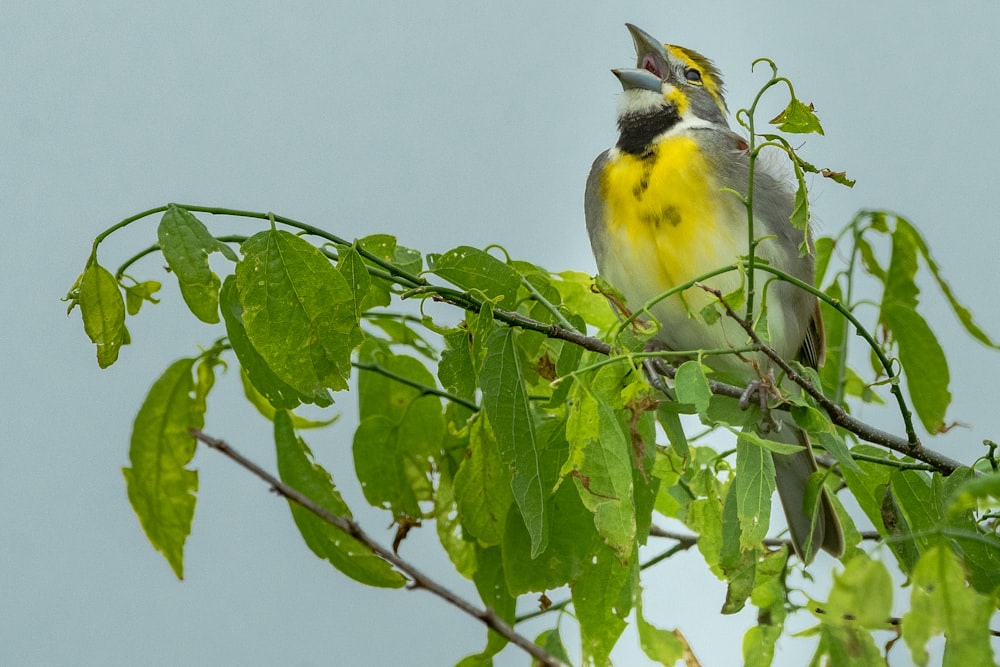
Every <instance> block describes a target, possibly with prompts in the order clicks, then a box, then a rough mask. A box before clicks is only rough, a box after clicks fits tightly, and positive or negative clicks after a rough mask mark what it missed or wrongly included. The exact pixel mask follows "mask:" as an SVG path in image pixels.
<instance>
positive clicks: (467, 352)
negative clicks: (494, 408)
mask: <svg viewBox="0 0 1000 667" xmlns="http://www.w3.org/2000/svg"><path fill="white" fill-rule="evenodd" d="M444 346H445V347H444V350H443V351H442V352H441V362H440V363H439V364H438V367H437V373H438V379H439V380H440V381H441V386H443V387H444V388H445V389H447V390H448V391H450V392H451V393H453V394H455V395H456V396H459V397H461V398H465V399H472V398H473V397H475V395H476V368H475V365H474V364H473V361H472V334H471V333H470V332H469V330H468V329H467V328H466V327H456V328H454V329H452V330H450V331H448V332H447V333H445V334H444Z"/></svg>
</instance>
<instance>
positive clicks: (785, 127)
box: [769, 97, 823, 134]
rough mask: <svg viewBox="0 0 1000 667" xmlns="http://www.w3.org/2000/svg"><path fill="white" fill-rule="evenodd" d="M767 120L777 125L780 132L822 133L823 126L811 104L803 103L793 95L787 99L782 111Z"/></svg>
mask: <svg viewBox="0 0 1000 667" xmlns="http://www.w3.org/2000/svg"><path fill="white" fill-rule="evenodd" d="M769 122H770V123H771V124H772V125H777V126H778V129H779V130H781V131H782V132H791V133H794V134H809V133H816V134H823V127H822V126H821V125H820V123H819V117H818V116H817V115H816V110H815V108H814V107H813V105H811V104H805V103H804V102H802V101H801V100H798V99H796V98H794V97H793V98H792V99H791V100H789V102H788V106H787V107H785V109H784V111H782V112H781V113H780V114H778V115H777V117H775V118H773V119H771V120H770V121H769Z"/></svg>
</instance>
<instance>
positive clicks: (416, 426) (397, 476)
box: [354, 348, 444, 518]
mask: <svg viewBox="0 0 1000 667" xmlns="http://www.w3.org/2000/svg"><path fill="white" fill-rule="evenodd" d="M363 350H364V348H363ZM377 363H378V366H379V367H380V368H382V369H384V370H385V371H387V372H388V373H390V374H392V375H396V376H400V377H403V378H406V379H408V380H411V381H413V382H415V383H417V384H421V385H427V386H432V387H433V386H434V378H433V376H432V375H431V374H430V371H428V370H427V368H426V367H425V366H424V365H423V364H422V363H420V361H418V360H417V359H414V358H413V357H406V356H402V355H380V356H378V357H377ZM358 413H359V416H360V418H361V423H360V425H359V428H358V430H357V431H356V432H355V435H354V465H355V471H356V473H357V476H358V480H359V481H360V482H361V485H362V488H363V490H364V493H365V497H366V498H367V499H368V501H369V502H370V503H371V504H372V505H375V506H381V507H388V508H390V509H392V511H393V514H394V515H395V516H396V517H397V518H398V517H400V516H407V517H411V518H417V517H419V516H421V510H420V506H419V504H418V502H419V501H420V500H430V499H431V496H432V490H431V483H430V480H429V479H428V476H429V475H430V470H431V465H430V462H429V460H430V458H431V457H433V456H434V455H436V454H437V453H438V452H439V451H440V449H441V441H442V439H443V437H444V417H443V414H442V408H441V399H439V398H438V397H437V396H433V395H430V394H424V393H423V392H422V391H421V390H420V389H418V388H416V387H412V386H410V385H408V384H404V383H402V382H399V381H397V380H395V379H394V378H392V377H388V376H386V375H384V374H382V373H379V372H374V371H369V370H364V371H361V373H360V374H359V377H358Z"/></svg>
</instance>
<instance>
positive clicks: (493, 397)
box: [479, 327, 549, 556]
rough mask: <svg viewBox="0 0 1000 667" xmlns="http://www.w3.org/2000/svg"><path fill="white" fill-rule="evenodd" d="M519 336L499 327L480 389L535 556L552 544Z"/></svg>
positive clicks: (493, 335)
mask: <svg viewBox="0 0 1000 667" xmlns="http://www.w3.org/2000/svg"><path fill="white" fill-rule="evenodd" d="M516 336H517V333H516V332H515V331H514V330H513V329H510V328H509V327H496V328H495V329H494V330H493V331H492V333H490V335H489V338H488V340H487V341H486V345H485V347H486V358H485V359H484V360H483V366H482V372H481V376H480V381H479V383H480V387H481V388H482V392H483V400H482V406H483V410H484V411H485V412H486V416H487V418H488V419H489V421H490V425H491V426H492V427H493V433H494V435H495V436H496V440H497V445H498V446H499V449H500V457H501V458H502V459H503V462H504V463H505V464H507V465H508V466H510V468H511V470H512V473H513V478H512V480H511V488H512V489H513V491H514V501H515V502H516V503H517V507H518V509H519V510H520V512H521V516H522V517H524V523H525V525H526V526H527V528H528V533H529V534H530V535H531V555H532V556H537V555H538V554H540V553H541V552H542V551H544V550H545V547H546V545H547V543H548V539H549V538H548V534H549V525H548V517H547V516H546V511H545V497H546V496H547V495H548V492H549V490H548V489H544V488H542V484H541V467H540V461H539V443H538V441H537V439H536V437H535V422H534V417H533V416H532V412H531V404H530V402H529V401H528V393H527V391H526V389H525V386H524V381H523V377H524V371H523V369H522V367H521V357H520V355H519V354H518V352H517V349H516V346H515V338H516Z"/></svg>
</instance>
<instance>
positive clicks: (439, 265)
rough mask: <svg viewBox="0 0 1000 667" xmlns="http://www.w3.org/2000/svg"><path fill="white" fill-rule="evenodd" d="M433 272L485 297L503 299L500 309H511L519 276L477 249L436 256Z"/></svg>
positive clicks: (452, 251)
mask: <svg viewBox="0 0 1000 667" xmlns="http://www.w3.org/2000/svg"><path fill="white" fill-rule="evenodd" d="M434 273H436V274H437V275H439V276H441V277H442V278H444V279H445V280H447V281H448V282H451V283H454V284H455V285H457V286H459V287H461V288H462V289H465V290H478V291H480V292H482V293H483V294H485V295H486V298H488V299H490V300H494V299H496V298H498V297H499V298H502V301H501V302H500V306H501V307H502V308H506V309H508V310H510V309H512V308H513V307H514V304H515V302H516V300H517V290H518V288H519V287H520V285H521V277H520V276H519V275H518V274H517V272H516V271H514V269H512V268H511V267H509V266H508V265H506V264H504V263H503V262H501V261H500V260H499V259H497V258H496V257H494V256H493V255H491V254H489V253H488V252H484V251H482V250H479V249H477V248H470V247H469V246H459V247H457V248H454V249H452V250H449V251H448V252H446V253H445V254H443V255H441V256H440V257H438V258H437V259H436V261H435V263H434Z"/></svg>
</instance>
